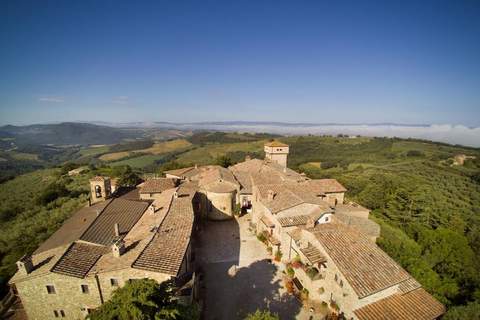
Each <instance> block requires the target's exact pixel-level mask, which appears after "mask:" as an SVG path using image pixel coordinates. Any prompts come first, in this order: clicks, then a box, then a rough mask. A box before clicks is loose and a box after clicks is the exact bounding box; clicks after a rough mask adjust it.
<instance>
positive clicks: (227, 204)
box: [206, 191, 236, 220]
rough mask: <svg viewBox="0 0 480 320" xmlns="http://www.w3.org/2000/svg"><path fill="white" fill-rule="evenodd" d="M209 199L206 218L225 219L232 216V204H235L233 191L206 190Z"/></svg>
mask: <svg viewBox="0 0 480 320" xmlns="http://www.w3.org/2000/svg"><path fill="white" fill-rule="evenodd" d="M206 195H207V198H208V200H209V202H210V203H209V206H208V210H207V211H208V218H209V219H212V220H226V219H231V218H233V210H234V208H233V206H234V205H235V198H236V196H235V192H232V193H214V192H209V191H207V193H206Z"/></svg>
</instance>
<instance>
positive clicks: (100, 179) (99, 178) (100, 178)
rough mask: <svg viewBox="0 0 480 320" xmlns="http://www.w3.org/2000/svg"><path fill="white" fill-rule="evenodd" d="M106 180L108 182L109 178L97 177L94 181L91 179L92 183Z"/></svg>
mask: <svg viewBox="0 0 480 320" xmlns="http://www.w3.org/2000/svg"><path fill="white" fill-rule="evenodd" d="M104 180H108V178H106V177H102V176H95V177H93V178H92V179H90V181H104Z"/></svg>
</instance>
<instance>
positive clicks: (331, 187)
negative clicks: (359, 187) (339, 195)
mask: <svg viewBox="0 0 480 320" xmlns="http://www.w3.org/2000/svg"><path fill="white" fill-rule="evenodd" d="M304 184H305V186H306V187H307V188H309V189H310V190H312V191H314V192H317V193H331V192H346V191H347V189H346V188H345V187H344V186H342V185H341V184H340V182H338V181H337V180H335V179H313V180H307V181H305V182H304Z"/></svg>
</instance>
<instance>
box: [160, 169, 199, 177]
mask: <svg viewBox="0 0 480 320" xmlns="http://www.w3.org/2000/svg"><path fill="white" fill-rule="evenodd" d="M193 169H195V167H188V168H181V169H174V170H168V171H164V172H163V173H165V174H170V175H172V176H177V177H182V176H183V175H185V173H187V172H188V171H190V170H193Z"/></svg>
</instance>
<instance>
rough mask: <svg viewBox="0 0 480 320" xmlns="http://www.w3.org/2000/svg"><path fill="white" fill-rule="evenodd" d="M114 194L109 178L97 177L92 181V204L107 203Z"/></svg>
mask: <svg viewBox="0 0 480 320" xmlns="http://www.w3.org/2000/svg"><path fill="white" fill-rule="evenodd" d="M111 194H112V186H111V182H110V178H109V177H101V176H96V177H93V178H92V179H90V199H91V202H92V203H96V202H100V201H105V200H106V199H108V198H110V196H111Z"/></svg>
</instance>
